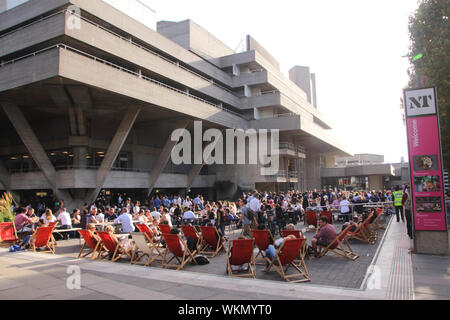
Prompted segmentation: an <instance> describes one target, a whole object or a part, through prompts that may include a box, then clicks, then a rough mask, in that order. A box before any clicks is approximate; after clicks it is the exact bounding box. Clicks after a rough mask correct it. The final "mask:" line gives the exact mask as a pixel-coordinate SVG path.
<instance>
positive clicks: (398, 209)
mask: <svg viewBox="0 0 450 320" xmlns="http://www.w3.org/2000/svg"><path fill="white" fill-rule="evenodd" d="M392 195H393V196H394V207H395V215H396V216H397V222H400V215H401V217H402V222H405V213H404V212H403V204H402V199H403V191H402V190H400V187H399V186H395V191H394V192H392Z"/></svg>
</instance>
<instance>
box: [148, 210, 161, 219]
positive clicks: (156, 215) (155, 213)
mask: <svg viewBox="0 0 450 320" xmlns="http://www.w3.org/2000/svg"><path fill="white" fill-rule="evenodd" d="M150 214H151V215H152V218H153V219H154V220H159V219H161V214H160V213H159V212H158V211H152V212H150Z"/></svg>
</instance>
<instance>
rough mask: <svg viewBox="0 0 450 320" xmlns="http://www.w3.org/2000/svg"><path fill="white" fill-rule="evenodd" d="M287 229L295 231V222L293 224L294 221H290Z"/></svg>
mask: <svg viewBox="0 0 450 320" xmlns="http://www.w3.org/2000/svg"><path fill="white" fill-rule="evenodd" d="M286 230H288V231H294V230H295V226H294V224H293V223H289V224H288V225H287V226H286Z"/></svg>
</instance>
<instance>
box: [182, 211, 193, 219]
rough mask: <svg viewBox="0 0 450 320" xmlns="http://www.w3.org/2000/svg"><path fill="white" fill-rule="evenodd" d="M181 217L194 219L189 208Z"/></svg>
mask: <svg viewBox="0 0 450 320" xmlns="http://www.w3.org/2000/svg"><path fill="white" fill-rule="evenodd" d="M183 219H195V215H194V213H193V212H192V211H191V210H188V211H186V212H185V213H184V214H183Z"/></svg>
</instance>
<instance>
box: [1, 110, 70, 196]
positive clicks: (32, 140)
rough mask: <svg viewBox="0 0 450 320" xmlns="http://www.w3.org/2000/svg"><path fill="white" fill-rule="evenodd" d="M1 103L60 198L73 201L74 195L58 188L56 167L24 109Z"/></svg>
mask: <svg viewBox="0 0 450 320" xmlns="http://www.w3.org/2000/svg"><path fill="white" fill-rule="evenodd" d="M1 105H2V107H3V110H4V111H5V114H6V115H7V117H8V118H9V120H10V121H11V123H12V125H13V126H14V128H16V131H17V134H18V135H19V137H20V138H21V139H22V141H23V143H24V144H25V146H26V148H27V150H28V151H29V152H30V154H31V156H32V157H33V160H34V161H35V162H36V164H37V165H38V167H39V169H41V171H42V173H43V174H44V177H45V178H46V180H47V181H48V183H49V185H50V186H51V188H52V190H53V192H54V193H55V195H56V197H57V198H58V199H60V200H64V202H65V203H71V202H72V197H71V196H70V195H69V193H67V192H65V191H63V190H58V189H57V187H56V171H55V168H54V167H53V165H52V163H51V162H50V159H49V158H48V155H47V153H46V152H45V150H44V148H43V147H42V145H41V143H40V142H39V140H38V138H37V137H36V135H35V133H34V131H33V129H32V128H31V126H30V125H29V123H28V121H27V120H26V118H25V116H24V114H23V113H22V110H20V108H19V106H17V105H15V104H11V103H6V102H2V103H1Z"/></svg>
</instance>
